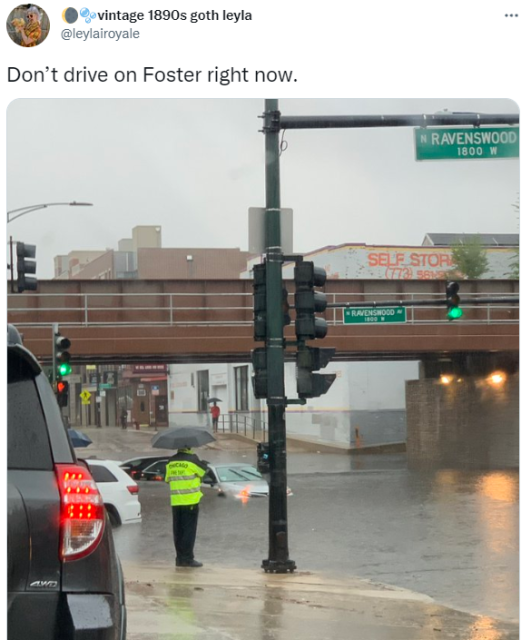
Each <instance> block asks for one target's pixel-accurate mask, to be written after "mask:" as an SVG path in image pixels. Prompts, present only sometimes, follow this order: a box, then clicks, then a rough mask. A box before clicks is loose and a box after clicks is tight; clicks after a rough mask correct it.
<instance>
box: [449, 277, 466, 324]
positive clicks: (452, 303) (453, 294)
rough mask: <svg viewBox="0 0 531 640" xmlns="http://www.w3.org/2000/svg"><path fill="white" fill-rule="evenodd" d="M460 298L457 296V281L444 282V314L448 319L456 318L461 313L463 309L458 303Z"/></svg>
mask: <svg viewBox="0 0 531 640" xmlns="http://www.w3.org/2000/svg"><path fill="white" fill-rule="evenodd" d="M460 302H461V298H460V297H459V283H458V282H447V283H446V315H447V317H448V320H457V319H458V318H460V317H461V316H462V315H463V310H462V309H461V308H460V306H459V303H460Z"/></svg>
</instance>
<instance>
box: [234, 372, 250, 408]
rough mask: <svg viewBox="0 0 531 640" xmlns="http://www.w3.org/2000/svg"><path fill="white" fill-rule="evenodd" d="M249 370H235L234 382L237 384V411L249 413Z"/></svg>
mask: <svg viewBox="0 0 531 640" xmlns="http://www.w3.org/2000/svg"><path fill="white" fill-rule="evenodd" d="M248 370H249V367H235V368H234V380H235V382H236V411H249V395H248V389H249V384H248Z"/></svg>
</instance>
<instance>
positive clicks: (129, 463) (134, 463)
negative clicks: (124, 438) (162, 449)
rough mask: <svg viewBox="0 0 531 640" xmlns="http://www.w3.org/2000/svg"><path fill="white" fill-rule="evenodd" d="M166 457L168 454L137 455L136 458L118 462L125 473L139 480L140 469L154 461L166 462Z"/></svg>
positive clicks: (142, 469)
mask: <svg viewBox="0 0 531 640" xmlns="http://www.w3.org/2000/svg"><path fill="white" fill-rule="evenodd" d="M168 457H169V456H168V454H162V455H151V456H138V457H136V458H131V459H129V460H124V461H123V462H120V463H119V465H120V467H121V468H122V469H123V470H124V471H125V472H126V473H127V475H129V476H131V478H133V479H134V480H139V479H140V475H141V473H142V471H144V469H145V468H146V467H149V466H150V465H152V464H153V463H154V462H158V461H159V460H164V461H165V463H167V462H168Z"/></svg>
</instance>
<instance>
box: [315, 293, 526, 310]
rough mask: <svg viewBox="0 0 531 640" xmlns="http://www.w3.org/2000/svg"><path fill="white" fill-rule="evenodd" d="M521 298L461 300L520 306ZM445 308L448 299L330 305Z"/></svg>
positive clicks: (335, 307) (462, 300)
mask: <svg viewBox="0 0 531 640" xmlns="http://www.w3.org/2000/svg"><path fill="white" fill-rule="evenodd" d="M519 302H520V297H519V296H516V297H514V296H513V297H501V296H500V297H496V298H488V297H486V298H461V301H460V304H461V305H463V304H511V303H514V304H518V303H519ZM436 306H439V307H445V306H446V298H433V299H431V300H430V299H425V300H383V301H382V300H379V301H378V302H376V301H374V300H367V301H366V302H334V303H332V304H329V305H328V308H331V309H343V308H347V309H350V308H352V307H365V308H366V307H436Z"/></svg>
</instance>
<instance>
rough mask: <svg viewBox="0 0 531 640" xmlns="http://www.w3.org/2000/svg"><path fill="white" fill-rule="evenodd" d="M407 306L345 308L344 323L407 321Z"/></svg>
mask: <svg viewBox="0 0 531 640" xmlns="http://www.w3.org/2000/svg"><path fill="white" fill-rule="evenodd" d="M406 320H407V316H406V308H405V307H351V308H350V309H343V324H381V323H382V322H406Z"/></svg>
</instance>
